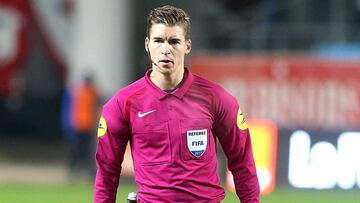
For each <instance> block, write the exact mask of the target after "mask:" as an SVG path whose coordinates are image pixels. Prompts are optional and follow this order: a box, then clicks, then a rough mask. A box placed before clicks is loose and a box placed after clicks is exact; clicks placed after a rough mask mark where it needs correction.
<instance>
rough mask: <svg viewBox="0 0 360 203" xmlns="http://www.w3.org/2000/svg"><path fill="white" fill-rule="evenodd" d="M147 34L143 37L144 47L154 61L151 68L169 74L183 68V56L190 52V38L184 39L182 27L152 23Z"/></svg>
mask: <svg viewBox="0 0 360 203" xmlns="http://www.w3.org/2000/svg"><path fill="white" fill-rule="evenodd" d="M149 35H150V36H149V37H146V39H145V48H146V49H147V50H148V51H149V55H150V57H151V60H152V61H153V62H154V63H155V64H154V63H153V65H152V68H153V70H156V71H160V72H161V73H163V74H171V73H176V72H179V70H180V69H183V68H184V58H185V54H188V53H190V50H191V40H190V39H188V40H186V39H185V31H184V28H183V27H181V26H180V25H175V26H167V25H165V24H154V25H152V27H151V29H150V32H149Z"/></svg>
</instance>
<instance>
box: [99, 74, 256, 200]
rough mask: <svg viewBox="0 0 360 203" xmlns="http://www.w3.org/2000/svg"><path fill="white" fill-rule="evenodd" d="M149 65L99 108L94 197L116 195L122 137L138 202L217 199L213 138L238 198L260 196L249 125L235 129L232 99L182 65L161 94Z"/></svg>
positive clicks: (218, 188)
mask: <svg viewBox="0 0 360 203" xmlns="http://www.w3.org/2000/svg"><path fill="white" fill-rule="evenodd" d="M150 72H151V69H150V70H149V71H148V72H147V73H146V75H145V76H144V77H143V78H141V79H139V80H138V81H136V82H134V83H133V84H131V85H129V86H127V87H125V88H124V89H122V90H120V91H119V92H117V93H116V94H115V95H114V96H113V97H112V98H111V99H110V100H109V101H108V102H107V103H106V104H105V105H104V107H103V112H102V118H101V119H100V123H99V132H98V136H99V138H98V144H97V150H96V162H97V166H98V169H97V174H96V180H95V197H94V200H95V202H96V203H105V202H106V203H110V202H115V199H116V192H117V188H118V185H119V177H120V173H121V163H122V161H123V157H124V152H125V148H126V145H127V143H128V141H130V144H131V153H132V157H133V161H134V170H135V171H134V172H135V182H136V184H137V185H138V189H139V190H138V202H149V203H156V202H177V203H182V202H184V203H185V202H187V203H188V202H197V203H200V202H204V203H205V202H206V203H209V202H220V201H221V200H222V199H224V197H225V192H224V189H223V187H222V186H221V185H220V179H219V176H218V171H217V168H218V162H217V158H216V139H215V137H217V138H218V140H219V142H220V144H221V146H222V148H223V149H224V152H225V155H226V157H227V159H228V167H229V169H230V171H231V172H232V174H233V176H234V181H235V187H236V193H237V195H238V197H239V199H240V200H241V202H242V203H256V202H259V191H260V189H259V184H258V179H257V175H256V169H255V164H254V159H253V154H252V147H251V141H250V135H249V130H248V129H247V128H246V129H243V130H242V129H240V128H239V124H238V119H239V118H238V116H239V113H238V109H239V106H238V103H237V101H236V99H235V98H234V97H233V96H231V95H230V94H229V93H227V92H226V91H225V90H224V89H223V88H222V87H220V86H219V85H216V84H214V83H213V82H210V81H208V80H205V79H203V78H201V77H198V76H195V75H193V74H192V73H191V72H190V71H189V70H188V69H187V68H185V77H184V79H183V81H182V82H181V84H180V85H179V86H178V88H177V89H176V90H174V91H173V92H171V93H167V92H165V91H163V90H161V89H159V88H158V87H157V86H155V85H154V84H153V83H152V82H151V80H150V78H149V75H150ZM239 112H240V111H239ZM124 198H125V197H124Z"/></svg>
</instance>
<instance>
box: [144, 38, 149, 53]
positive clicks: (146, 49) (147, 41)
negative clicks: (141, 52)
mask: <svg viewBox="0 0 360 203" xmlns="http://www.w3.org/2000/svg"><path fill="white" fill-rule="evenodd" d="M149 41H150V40H149V38H148V37H146V38H145V44H144V45H145V51H146V52H149Z"/></svg>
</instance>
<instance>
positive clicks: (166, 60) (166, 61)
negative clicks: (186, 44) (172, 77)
mask: <svg viewBox="0 0 360 203" xmlns="http://www.w3.org/2000/svg"><path fill="white" fill-rule="evenodd" d="M159 62H160V63H174V61H172V60H169V59H163V60H160V61H159Z"/></svg>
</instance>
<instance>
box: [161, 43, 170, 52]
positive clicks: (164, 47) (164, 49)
mask: <svg viewBox="0 0 360 203" xmlns="http://www.w3.org/2000/svg"><path fill="white" fill-rule="evenodd" d="M170 48H171V45H170V44H169V43H168V42H165V43H163V45H162V49H161V53H162V54H164V55H168V54H170Z"/></svg>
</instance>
